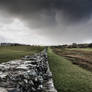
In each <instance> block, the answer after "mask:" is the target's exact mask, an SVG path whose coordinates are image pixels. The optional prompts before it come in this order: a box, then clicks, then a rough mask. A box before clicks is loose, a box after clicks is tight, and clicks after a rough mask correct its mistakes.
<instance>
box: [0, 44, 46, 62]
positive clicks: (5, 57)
mask: <svg viewBox="0 0 92 92" xmlns="http://www.w3.org/2000/svg"><path fill="white" fill-rule="evenodd" d="M43 48H44V47H39V46H37V47H34V46H2V47H1V46H0V63H1V62H6V61H9V60H13V59H20V58H22V57H23V56H25V55H32V54H34V53H37V52H40V51H41V50H43Z"/></svg>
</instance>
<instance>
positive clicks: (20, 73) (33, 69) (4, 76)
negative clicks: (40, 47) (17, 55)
mask: <svg viewBox="0 0 92 92" xmlns="http://www.w3.org/2000/svg"><path fill="white" fill-rule="evenodd" d="M0 92H57V91H56V90H55V88H54V85H53V80H52V73H51V71H50V69H49V64H48V59H47V52H46V50H44V51H42V52H40V53H37V54H35V55H33V56H25V57H24V58H22V59H21V60H15V61H9V62H7V63H2V64H0Z"/></svg>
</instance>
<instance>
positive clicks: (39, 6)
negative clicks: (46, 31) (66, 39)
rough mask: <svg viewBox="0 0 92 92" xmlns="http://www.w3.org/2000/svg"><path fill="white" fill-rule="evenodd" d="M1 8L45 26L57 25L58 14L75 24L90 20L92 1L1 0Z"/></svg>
mask: <svg viewBox="0 0 92 92" xmlns="http://www.w3.org/2000/svg"><path fill="white" fill-rule="evenodd" d="M0 6H1V8H3V9H5V10H6V11H8V12H10V13H11V14H15V15H17V16H20V17H23V18H24V19H25V20H26V19H28V20H29V19H32V22H34V23H37V21H39V22H41V24H43V23H45V25H46V24H47V25H49V24H51V25H53V24H55V23H56V15H57V14H59V15H60V16H61V17H62V16H63V17H64V18H65V19H66V20H68V21H73V22H74V21H79V20H81V19H84V18H89V17H90V15H91V13H92V0H0ZM60 16H59V19H60V18H61V17H60ZM29 21H30V20H29ZM39 22H38V23H37V24H38V25H40V23H39ZM48 23H49V24H48Z"/></svg>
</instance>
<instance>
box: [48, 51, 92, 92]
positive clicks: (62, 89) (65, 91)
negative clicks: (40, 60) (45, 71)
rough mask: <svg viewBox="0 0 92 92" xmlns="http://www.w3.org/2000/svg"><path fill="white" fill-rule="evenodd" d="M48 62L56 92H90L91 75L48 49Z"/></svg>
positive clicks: (91, 87) (91, 84)
mask: <svg viewBox="0 0 92 92" xmlns="http://www.w3.org/2000/svg"><path fill="white" fill-rule="evenodd" d="M48 60H49V64H50V68H51V71H52V73H53V79H54V83H55V87H56V89H57V90H58V92H92V73H91V72H89V71H87V70H84V69H82V68H80V67H78V66H76V65H73V64H72V63H71V62H70V61H69V60H67V59H64V57H61V56H58V55H56V54H55V53H53V52H52V50H51V49H48Z"/></svg>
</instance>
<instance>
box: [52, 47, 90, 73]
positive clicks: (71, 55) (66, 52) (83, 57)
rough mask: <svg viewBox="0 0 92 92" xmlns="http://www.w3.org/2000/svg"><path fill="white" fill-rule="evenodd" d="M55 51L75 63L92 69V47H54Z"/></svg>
mask: <svg viewBox="0 0 92 92" xmlns="http://www.w3.org/2000/svg"><path fill="white" fill-rule="evenodd" d="M54 52H56V53H57V54H58V55H60V56H64V57H66V58H67V59H69V60H70V61H72V63H73V64H76V65H79V66H80V67H82V68H84V69H87V70H89V71H92V48H72V49H70V48H65V49H62V48H54Z"/></svg>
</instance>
